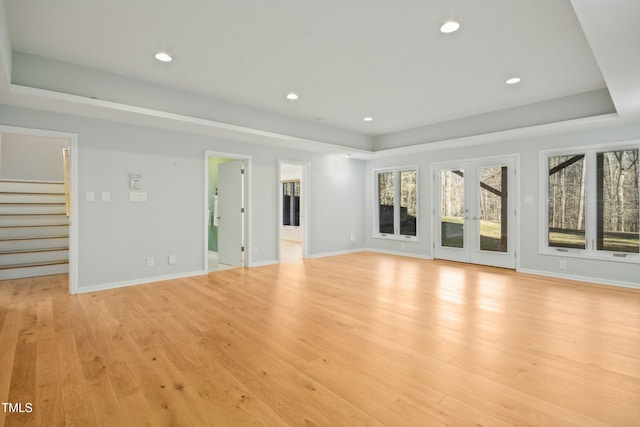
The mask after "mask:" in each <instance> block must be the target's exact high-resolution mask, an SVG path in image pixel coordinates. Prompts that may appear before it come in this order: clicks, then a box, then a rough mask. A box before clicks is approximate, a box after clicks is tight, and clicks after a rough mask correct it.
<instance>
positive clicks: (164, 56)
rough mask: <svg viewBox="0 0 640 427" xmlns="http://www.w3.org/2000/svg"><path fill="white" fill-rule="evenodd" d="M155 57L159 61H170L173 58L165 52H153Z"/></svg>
mask: <svg viewBox="0 0 640 427" xmlns="http://www.w3.org/2000/svg"><path fill="white" fill-rule="evenodd" d="M155 58H156V59H157V60H158V61H160V62H171V61H173V58H172V57H171V55H169V54H168V53H167V52H158V53H156V54H155Z"/></svg>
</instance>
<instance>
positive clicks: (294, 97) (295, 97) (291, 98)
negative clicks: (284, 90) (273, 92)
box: [287, 92, 299, 101]
mask: <svg viewBox="0 0 640 427" xmlns="http://www.w3.org/2000/svg"><path fill="white" fill-rule="evenodd" d="M298 98H299V96H298V94H297V93H293V92H291V93H288V94H287V99H290V100H291V101H294V100H296V99H298Z"/></svg>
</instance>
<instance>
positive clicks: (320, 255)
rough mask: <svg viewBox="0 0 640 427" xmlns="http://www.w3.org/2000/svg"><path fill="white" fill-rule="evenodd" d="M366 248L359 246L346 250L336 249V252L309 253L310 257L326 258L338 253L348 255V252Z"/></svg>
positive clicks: (351, 252) (360, 250)
mask: <svg viewBox="0 0 640 427" xmlns="http://www.w3.org/2000/svg"><path fill="white" fill-rule="evenodd" d="M364 250H365V249H363V248H357V249H347V250H344V251H335V252H325V253H321V254H311V255H309V258H325V257H328V256H336V255H346V254H353V253H356V252H362V251H364Z"/></svg>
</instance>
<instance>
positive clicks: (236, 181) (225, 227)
mask: <svg viewBox="0 0 640 427" xmlns="http://www.w3.org/2000/svg"><path fill="white" fill-rule="evenodd" d="M243 181H244V161H242V160H234V161H231V162H225V163H220V164H219V165H218V262H219V263H221V264H227V265H233V266H236V267H241V266H243V264H244V256H243V255H244V254H243V247H244V228H243V227H244V215H243V210H244V182H243Z"/></svg>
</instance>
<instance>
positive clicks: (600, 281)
mask: <svg viewBox="0 0 640 427" xmlns="http://www.w3.org/2000/svg"><path fill="white" fill-rule="evenodd" d="M517 271H518V273H526V274H535V275H536V276H545V277H553V278H555V279H566V280H575V281H578V282H587V283H593V284H595V285H607V286H618V287H621V288H632V289H640V284H639V283H633V282H622V281H618V280H607V279H601V278H595V277H587V276H575V275H572V274H559V273H552V272H549V271H543V270H531V269H528V268H521V269H519V270H517Z"/></svg>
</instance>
